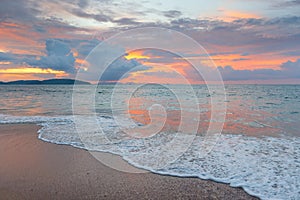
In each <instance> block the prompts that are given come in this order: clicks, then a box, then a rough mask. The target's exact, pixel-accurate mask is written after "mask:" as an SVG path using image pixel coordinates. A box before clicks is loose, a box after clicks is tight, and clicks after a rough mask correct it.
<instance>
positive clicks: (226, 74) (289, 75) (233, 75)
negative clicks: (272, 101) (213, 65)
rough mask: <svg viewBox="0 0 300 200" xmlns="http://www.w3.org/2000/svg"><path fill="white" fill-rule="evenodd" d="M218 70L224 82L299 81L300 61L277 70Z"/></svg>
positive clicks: (220, 68) (229, 67)
mask: <svg viewBox="0 0 300 200" xmlns="http://www.w3.org/2000/svg"><path fill="white" fill-rule="evenodd" d="M218 70H219V71H220V73H221V75H222V77H223V80H224V81H241V80H274V79H300V59H299V60H297V61H296V62H291V61H288V62H286V63H283V64H282V65H281V68H280V69H279V70H274V69H256V70H235V69H233V68H232V67H231V66H225V67H218Z"/></svg>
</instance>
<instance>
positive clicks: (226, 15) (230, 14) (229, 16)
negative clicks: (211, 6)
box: [221, 10, 260, 22]
mask: <svg viewBox="0 0 300 200" xmlns="http://www.w3.org/2000/svg"><path fill="white" fill-rule="evenodd" d="M247 18H260V16H259V15H257V14H254V13H246V12H240V11H232V10H225V11H223V16H222V17H221V20H223V21H225V22H232V21H234V20H236V19H247Z"/></svg>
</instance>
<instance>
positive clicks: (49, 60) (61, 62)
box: [24, 39, 75, 73]
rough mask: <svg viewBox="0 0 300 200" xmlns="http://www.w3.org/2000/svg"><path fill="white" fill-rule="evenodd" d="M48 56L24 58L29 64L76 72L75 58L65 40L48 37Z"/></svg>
mask: <svg viewBox="0 0 300 200" xmlns="http://www.w3.org/2000/svg"><path fill="white" fill-rule="evenodd" d="M46 53H47V55H46V56H42V57H41V58H40V59H33V58H29V59H28V58H27V59H24V62H26V63H27V64H28V65H31V66H35V67H39V68H44V69H53V70H59V71H65V72H67V73H74V72H75V67H74V64H75V58H74V55H73V53H72V52H71V48H70V47H69V46H68V44H66V43H65V42H63V41H61V40H57V39H48V40H47V41H46Z"/></svg>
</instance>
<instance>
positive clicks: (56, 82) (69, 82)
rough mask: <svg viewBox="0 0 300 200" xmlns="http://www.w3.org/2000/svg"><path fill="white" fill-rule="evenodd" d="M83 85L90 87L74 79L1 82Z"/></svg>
mask: <svg viewBox="0 0 300 200" xmlns="http://www.w3.org/2000/svg"><path fill="white" fill-rule="evenodd" d="M75 82H76V84H82V85H90V83H89V82H85V81H78V80H73V79H49V80H43V81H39V80H19V81H11V82H2V81H0V85H73V84H74V83H75Z"/></svg>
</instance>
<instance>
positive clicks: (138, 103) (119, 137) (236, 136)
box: [0, 85, 300, 200]
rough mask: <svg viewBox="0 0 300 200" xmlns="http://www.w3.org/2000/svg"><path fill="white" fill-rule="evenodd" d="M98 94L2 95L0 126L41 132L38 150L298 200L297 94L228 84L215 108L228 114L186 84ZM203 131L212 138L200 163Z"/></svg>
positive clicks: (83, 89) (22, 89)
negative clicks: (72, 152) (111, 159)
mask: <svg viewBox="0 0 300 200" xmlns="http://www.w3.org/2000/svg"><path fill="white" fill-rule="evenodd" d="M95 87H96V86H92V85H81V86H78V88H79V90H78V88H77V91H75V92H77V95H78V94H80V95H79V97H81V98H74V90H75V89H74V88H73V86H69V85H13V86H12V85H9V86H8V85H4V86H0V93H1V96H0V124H15V123H34V124H38V125H40V126H41V129H40V130H39V132H38V136H37V137H38V138H39V139H41V140H43V141H46V142H51V143H55V144H65V145H72V146H74V147H76V148H83V149H87V150H90V151H93V152H97V151H101V152H110V153H113V154H117V155H120V156H122V157H123V158H124V159H125V160H126V161H128V162H129V163H130V164H132V165H133V166H136V167H139V168H143V169H146V170H148V171H151V172H154V173H158V174H164V175H171V176H180V177H199V178H201V179H209V180H214V181H217V182H222V183H228V184H230V185H231V186H232V187H242V188H243V189H244V190H245V191H246V192H247V193H249V194H251V195H254V196H257V197H260V198H261V199H295V200H296V199H300V181H299V180H300V131H299V130H300V123H299V122H300V120H299V119H300V85H226V86H225V91H226V98H225V99H223V98H217V99H218V100H219V102H215V103H216V104H222V105H225V106H226V112H224V110H222V109H220V107H218V106H217V107H215V109H214V110H212V105H213V103H212V101H211V99H212V98H213V97H214V96H215V97H217V96H218V95H219V94H218V92H211V91H209V90H208V88H207V87H206V86H204V85H194V86H192V89H193V92H194V94H195V95H194V96H193V95H192V94H191V93H190V89H189V88H187V86H184V85H174V86H160V85H144V86H141V87H138V88H137V89H136V90H132V88H134V85H121V86H120V88H121V89H120V88H119V90H117V91H116V90H115V85H100V86H98V87H97V88H95ZM170 88H171V89H170ZM91 95H92V96H93V101H92V102H90V101H86V99H85V97H89V96H91ZM77 97H78V96H77ZM87 99H88V98H87ZM196 108H197V109H196ZM218 109H219V110H218ZM213 113H214V114H215V115H216V116H219V117H216V118H213V117H212V116H213V115H214V114H213ZM223 115H224V117H225V122H224V124H223V122H222V121H220V119H222V116H223ZM182 116H184V117H182ZM220 125H222V127H223V128H222V129H220V130H219V129H214V127H219V126H220ZM209 128H211V129H210V130H212V132H214V131H215V136H217V139H216V140H215V142H214V143H212V144H211V145H210V147H211V149H210V151H209V152H207V154H201V145H203V141H204V140H205V138H206V133H207V131H208V130H209ZM137 132H138V133H139V134H136V133H137ZM112 167H114V166H112Z"/></svg>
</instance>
